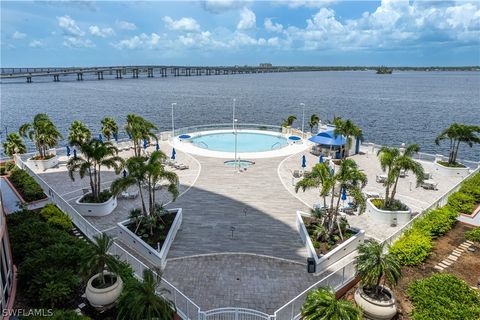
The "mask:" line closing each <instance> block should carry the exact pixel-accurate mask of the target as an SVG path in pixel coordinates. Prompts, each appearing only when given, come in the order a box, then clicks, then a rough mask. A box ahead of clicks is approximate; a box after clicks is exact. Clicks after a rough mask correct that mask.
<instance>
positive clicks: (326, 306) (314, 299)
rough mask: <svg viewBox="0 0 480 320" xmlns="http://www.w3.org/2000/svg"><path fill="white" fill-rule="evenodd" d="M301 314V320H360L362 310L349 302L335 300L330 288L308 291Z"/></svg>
mask: <svg viewBox="0 0 480 320" xmlns="http://www.w3.org/2000/svg"><path fill="white" fill-rule="evenodd" d="M301 314H302V319H303V320H320V319H325V320H362V310H361V309H359V308H358V307H356V306H354V305H353V304H352V303H351V302H350V301H346V300H337V298H336V297H335V292H334V291H333V290H332V289H330V288H318V289H315V290H312V291H310V292H309V293H308V295H307V299H306V300H305V302H304V304H303V306H302V311H301Z"/></svg>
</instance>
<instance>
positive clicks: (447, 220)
mask: <svg viewBox="0 0 480 320" xmlns="http://www.w3.org/2000/svg"><path fill="white" fill-rule="evenodd" d="M457 216H458V215H457V213H456V212H454V211H452V210H450V209H449V208H448V207H443V208H440V209H436V210H432V211H430V212H428V213H426V214H425V215H424V216H423V217H422V218H420V219H418V220H417V221H415V223H414V224H413V228H415V229H418V230H420V231H421V232H422V233H425V234H428V235H430V236H431V237H433V238H436V237H438V236H441V235H443V234H445V233H447V232H448V231H450V229H452V226H453V225H454V224H455V222H456V221H457Z"/></svg>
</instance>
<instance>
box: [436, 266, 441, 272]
mask: <svg viewBox="0 0 480 320" xmlns="http://www.w3.org/2000/svg"><path fill="white" fill-rule="evenodd" d="M434 268H435V269H437V270H439V271H443V268H442V267H440V266H435V267H434Z"/></svg>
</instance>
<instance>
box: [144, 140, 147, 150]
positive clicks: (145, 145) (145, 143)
mask: <svg viewBox="0 0 480 320" xmlns="http://www.w3.org/2000/svg"><path fill="white" fill-rule="evenodd" d="M147 147H148V142H147V140H146V139H143V149H147Z"/></svg>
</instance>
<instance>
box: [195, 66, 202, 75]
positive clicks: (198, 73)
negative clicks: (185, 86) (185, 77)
mask: <svg viewBox="0 0 480 320" xmlns="http://www.w3.org/2000/svg"><path fill="white" fill-rule="evenodd" d="M195 72H196V74H197V76H199V75H201V74H202V72H201V71H200V69H198V68H196V69H195Z"/></svg>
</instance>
